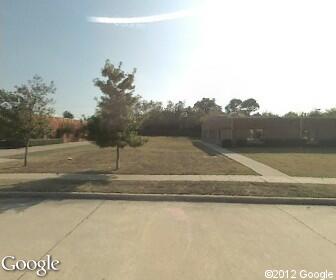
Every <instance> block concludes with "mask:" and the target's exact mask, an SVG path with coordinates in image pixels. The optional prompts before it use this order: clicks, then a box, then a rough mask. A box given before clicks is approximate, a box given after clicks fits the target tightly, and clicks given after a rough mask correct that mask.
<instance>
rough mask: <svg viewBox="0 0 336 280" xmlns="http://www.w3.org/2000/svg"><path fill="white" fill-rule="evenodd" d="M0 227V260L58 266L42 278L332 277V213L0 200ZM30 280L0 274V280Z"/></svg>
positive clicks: (335, 240)
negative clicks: (277, 273) (280, 273)
mask: <svg viewBox="0 0 336 280" xmlns="http://www.w3.org/2000/svg"><path fill="white" fill-rule="evenodd" d="M0 229H1V231H0V255H1V256H0V257H1V259H2V258H3V256H6V255H13V256H16V257H17V258H18V259H19V258H24V259H35V260H38V259H40V258H41V257H43V256H45V255H47V254H50V255H52V257H53V258H54V259H57V260H60V261H61V264H60V266H59V268H60V270H59V271H58V272H49V274H48V275H47V276H46V277H45V279H69V280H76V279H78V280H86V279H87V280H92V279H99V280H102V279H105V280H108V279H111V280H112V279H118V280H123V279H144V280H145V279H146V280H151V279H153V280H154V279H161V280H164V279H167V280H172V279H184V280H188V279H190V280H196V279H200V280H204V279H221V280H222V279H239V280H240V279H249V280H253V279H256V280H260V279H266V278H265V277H264V272H265V270H267V269H289V270H294V269H295V270H298V271H301V270H307V271H313V272H315V271H323V270H326V269H327V270H328V271H332V272H334V273H336V208H335V207H321V206H319V207H307V206H276V205H267V206H266V205H265V206H263V205H247V204H244V205H241V204H220V203H181V202H124V201H98V200H60V201H48V200H46V201H42V200H0ZM37 278H38V277H37V276H36V275H35V274H34V273H33V272H27V273H25V274H22V272H14V273H13V272H4V271H3V270H2V269H1V268H0V279H9V280H10V279H24V280H27V279H37ZM40 279H41V278H40ZM297 279H300V278H298V277H297Z"/></svg>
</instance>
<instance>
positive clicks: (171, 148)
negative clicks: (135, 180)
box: [0, 137, 255, 174]
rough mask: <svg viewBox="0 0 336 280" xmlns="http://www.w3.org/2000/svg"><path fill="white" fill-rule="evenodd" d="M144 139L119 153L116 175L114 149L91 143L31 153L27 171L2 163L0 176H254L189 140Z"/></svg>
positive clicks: (16, 165) (13, 164)
mask: <svg viewBox="0 0 336 280" xmlns="http://www.w3.org/2000/svg"><path fill="white" fill-rule="evenodd" d="M148 140H149V141H148V142H147V143H146V144H145V145H144V146H142V147H139V148H129V147H127V148H125V149H123V150H122V151H121V168H120V170H118V171H117V172H116V171H114V168H115V162H114V161H115V156H116V153H115V149H114V148H104V149H101V148H98V147H97V146H95V145H93V144H92V145H85V146H81V147H73V148H65V149H60V150H51V151H44V152H35V153H31V154H30V155H29V166H28V167H27V168H24V167H23V166H22V161H21V160H20V161H17V162H10V163H6V164H4V163H2V164H0V173H74V172H91V173H118V174H255V173H254V172H253V171H252V170H250V169H248V168H247V167H245V166H242V165H240V164H239V163H236V162H235V161H233V160H231V159H228V158H226V157H222V156H217V155H215V154H212V153H209V152H208V151H206V150H204V148H203V147H202V146H201V145H200V143H199V142H197V141H193V140H192V139H189V138H185V137H149V138H148ZM12 158H19V159H20V158H22V156H16V157H12ZM68 158H72V160H68Z"/></svg>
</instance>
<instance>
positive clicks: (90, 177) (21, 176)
mask: <svg viewBox="0 0 336 280" xmlns="http://www.w3.org/2000/svg"><path fill="white" fill-rule="evenodd" d="M47 179H60V180H74V181H75V180H79V181H102V180H103V181H139V182H141V181H191V182H192V181H198V182H199V181H217V182H267V183H293V184H295V183H302V184H325V185H334V184H335V185H336V178H313V177H290V176H277V177H276V176H257V175H131V174H130V175H127V174H120V175H119V174H118V175H117V174H78V173H64V174H62V173H59V174H56V173H13V174H0V182H1V181H6V182H8V181H21V182H24V181H37V180H47Z"/></svg>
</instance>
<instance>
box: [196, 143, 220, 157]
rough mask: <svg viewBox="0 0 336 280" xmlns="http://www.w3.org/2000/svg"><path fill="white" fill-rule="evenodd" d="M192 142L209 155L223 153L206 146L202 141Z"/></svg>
mask: <svg viewBox="0 0 336 280" xmlns="http://www.w3.org/2000/svg"><path fill="white" fill-rule="evenodd" d="M192 144H193V146H194V147H196V148H197V149H199V150H201V151H202V152H204V153H206V154H207V155H208V156H212V157H214V156H218V155H221V154H220V153H218V152H216V151H214V150H212V149H209V148H208V147H206V146H205V145H204V144H203V143H202V142H201V141H197V140H193V141H192Z"/></svg>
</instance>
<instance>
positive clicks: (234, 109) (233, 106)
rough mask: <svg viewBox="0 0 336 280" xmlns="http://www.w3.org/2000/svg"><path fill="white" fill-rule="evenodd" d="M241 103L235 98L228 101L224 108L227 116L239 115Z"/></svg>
mask: <svg viewBox="0 0 336 280" xmlns="http://www.w3.org/2000/svg"><path fill="white" fill-rule="evenodd" d="M242 103H243V101H241V100H240V99H237V98H233V99H231V100H230V102H229V104H228V105H226V106H225V112H226V113H228V114H232V113H239V112H240V108H241V105H242Z"/></svg>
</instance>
